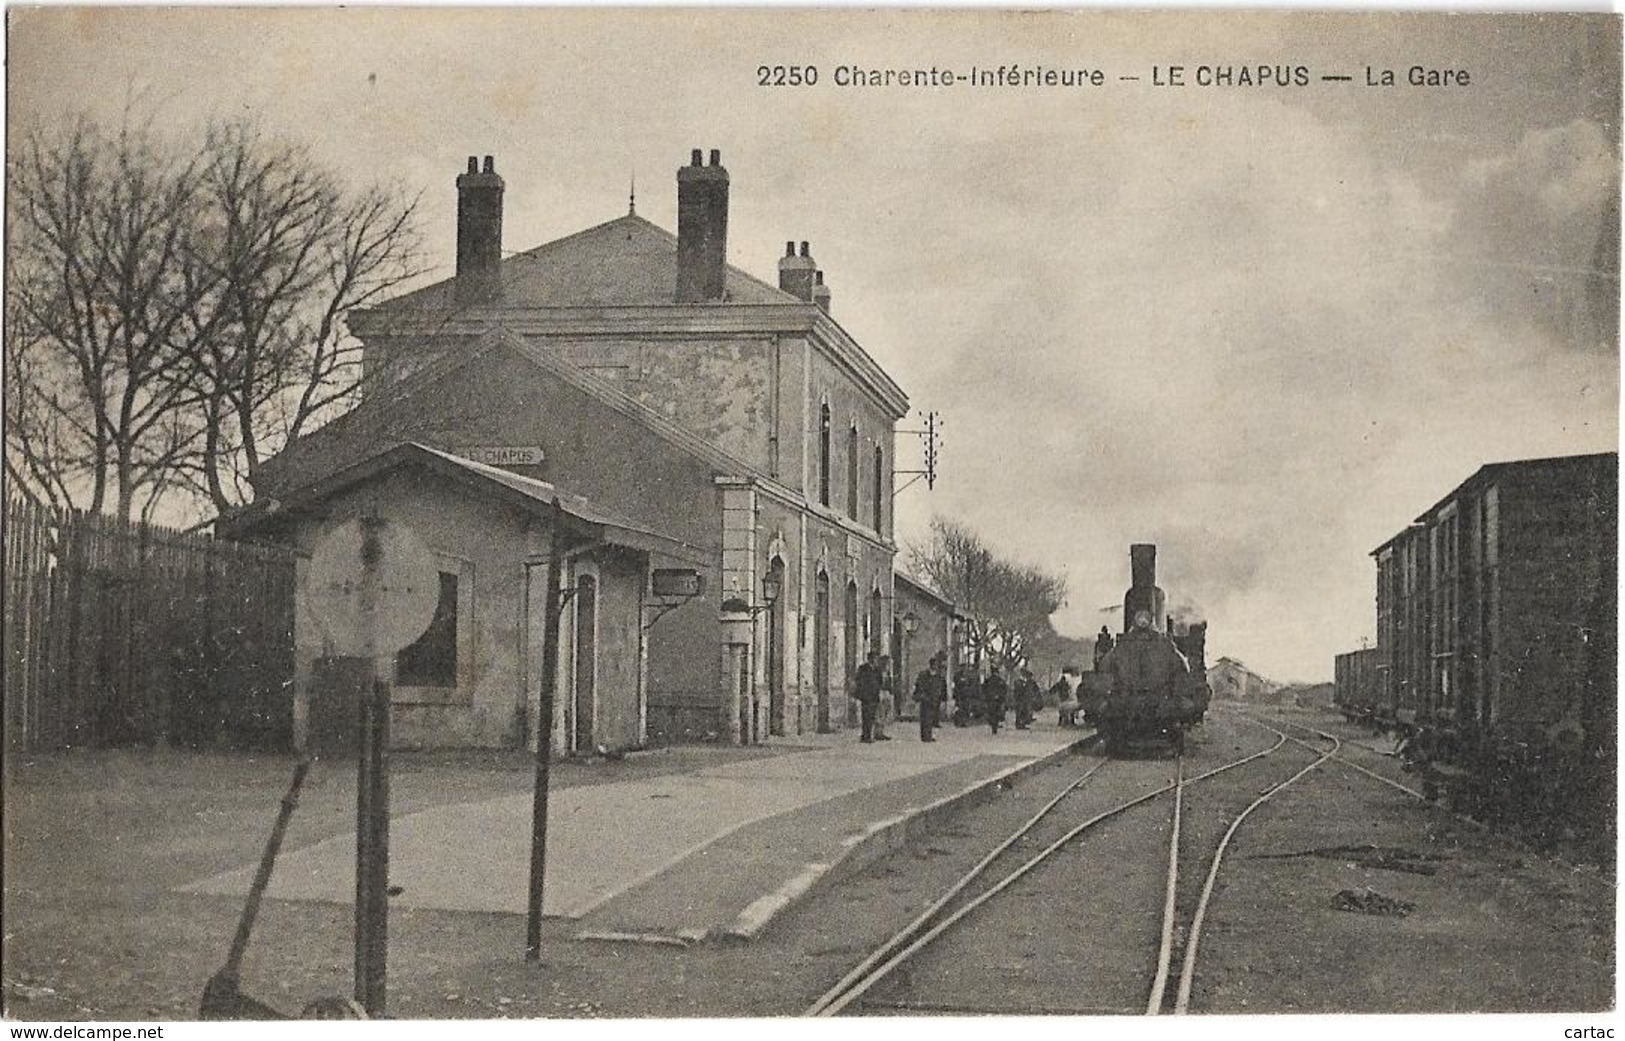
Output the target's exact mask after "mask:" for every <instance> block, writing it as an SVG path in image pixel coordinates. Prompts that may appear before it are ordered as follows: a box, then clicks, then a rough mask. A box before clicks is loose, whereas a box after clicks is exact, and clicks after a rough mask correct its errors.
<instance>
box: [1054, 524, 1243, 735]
mask: <svg viewBox="0 0 1625 1041" xmlns="http://www.w3.org/2000/svg"><path fill="white" fill-rule="evenodd" d="M1129 573H1130V585H1129V588H1128V591H1127V592H1126V593H1124V594H1123V622H1124V625H1123V634H1122V635H1121V636H1119V637H1118V638H1117V640H1116V641H1115V642H1114V644H1113V646H1112V648H1111V650H1110V651H1108V652H1106V654H1105V655H1104V656H1102V657H1099V658H1098V660H1097V662H1096V664H1095V670H1094V672H1092V673H1085V674H1084V682H1083V694H1084V697H1083V710H1084V721H1085V722H1086V723H1087V724H1089V725H1090V726H1093V727H1094V728H1095V730H1096V731H1097V732H1099V733H1100V735H1101V737H1102V738H1103V739H1104V741H1105V745H1106V750H1107V751H1108V752H1109V753H1116V752H1121V751H1123V750H1124V749H1126V748H1127V747H1129V746H1130V745H1132V744H1135V743H1141V742H1150V741H1158V742H1166V743H1168V744H1171V745H1172V746H1173V748H1174V750H1175V751H1176V752H1182V751H1183V750H1184V747H1185V733H1186V731H1187V730H1189V729H1190V728H1191V727H1192V726H1194V725H1195V724H1197V723H1199V722H1201V720H1202V717H1203V715H1204V714H1205V713H1206V711H1207V706H1208V701H1209V699H1210V697H1211V692H1210V691H1209V690H1208V685H1207V662H1206V660H1205V658H1206V643H1207V625H1206V623H1203V622H1197V623H1192V624H1188V625H1187V626H1185V627H1184V628H1183V631H1179V630H1178V629H1177V627H1176V623H1175V621H1174V618H1173V617H1172V616H1171V615H1169V614H1168V613H1167V596H1166V594H1164V593H1163V591H1162V589H1161V588H1160V587H1158V586H1157V547H1156V546H1154V545H1151V544H1149V543H1139V544H1135V545H1133V546H1130V547H1129ZM1164 627H1166V628H1164Z"/></svg>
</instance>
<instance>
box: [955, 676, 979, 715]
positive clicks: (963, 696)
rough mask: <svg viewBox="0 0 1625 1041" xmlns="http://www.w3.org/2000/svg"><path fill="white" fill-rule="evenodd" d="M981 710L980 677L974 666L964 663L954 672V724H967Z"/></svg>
mask: <svg viewBox="0 0 1625 1041" xmlns="http://www.w3.org/2000/svg"><path fill="white" fill-rule="evenodd" d="M981 711H982V678H981V677H980V676H978V675H977V673H976V666H974V665H969V664H964V665H961V666H959V671H958V672H956V673H955V674H954V726H956V727H962V726H969V725H970V721H971V720H972V719H974V718H975V717H976V716H977V714H979V713H980V712H981Z"/></svg>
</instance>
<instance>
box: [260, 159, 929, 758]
mask: <svg viewBox="0 0 1625 1041" xmlns="http://www.w3.org/2000/svg"><path fill="white" fill-rule="evenodd" d="M677 182H678V183H677V192H678V230H677V234H675V235H673V234H671V233H670V232H668V231H666V230H664V229H661V228H659V227H657V226H655V225H654V224H652V223H650V222H649V221H647V220H646V219H644V218H642V217H639V216H638V215H637V214H636V213H635V212H628V213H627V214H625V215H623V216H620V217H617V218H616V219H614V220H611V221H608V222H607V223H604V224H600V225H598V226H596V227H592V228H588V229H586V230H585V231H581V232H578V233H576V234H573V235H569V236H566V237H565V238H562V239H558V240H556V241H553V242H549V243H547V244H544V245H542V246H538V247H536V248H534V249H531V250H528V251H526V252H522V253H517V254H515V255H512V256H508V257H504V256H503V248H502V200H503V194H504V192H505V190H506V186H505V184H504V182H503V179H502V178H501V177H500V176H499V175H498V174H497V173H496V171H495V169H494V163H493V162H492V160H491V159H490V157H487V158H486V160H485V162H484V164H483V167H482V166H479V165H477V164H476V161H475V160H474V159H472V158H471V159H470V160H469V167H468V171H467V172H466V173H464V174H463V175H461V176H459V177H458V178H457V191H458V226H457V273H456V275H455V277H453V278H451V279H448V280H445V281H443V282H440V283H437V284H435V285H431V286H428V287H425V288H423V289H420V290H417V291H415V292H412V293H408V294H405V295H403V296H401V297H398V298H396V299H394V300H391V301H388V302H387V303H385V304H383V305H380V306H378V307H375V308H372V309H370V310H366V311H359V312H354V313H352V314H351V315H349V317H348V321H349V325H350V328H351V330H352V331H353V332H354V333H355V334H356V335H357V336H358V337H359V338H360V339H361V341H362V343H363V348H364V358H365V368H366V377H365V381H364V386H365V388H366V390H365V396H364V398H363V400H362V402H361V403H360V404H359V405H358V406H357V407H356V408H355V409H354V410H353V411H351V412H350V413H348V414H346V415H344V416H342V417H340V418H339V419H337V420H336V421H334V422H333V423H330V424H328V425H327V426H325V427H323V428H322V429H320V430H318V431H315V432H313V433H312V434H309V435H307V436H305V437H303V438H300V439H299V440H298V441H297V442H295V443H294V444H292V445H290V446H289V447H288V448H287V449H286V450H285V451H284V452H283V453H281V454H280V455H278V456H277V457H275V458H274V459H271V460H268V461H266V462H265V463H264V464H263V465H262V466H261V468H260V469H259V471H257V472H256V474H255V475H254V486H255V492H256V501H255V504H254V505H253V506H252V507H251V508H250V510H249V511H246V514H245V515H249V514H251V515H253V516H254V517H256V518H258V519H257V520H255V521H254V522H253V523H254V524H270V523H271V522H270V521H269V520H268V519H267V518H269V517H270V516H272V515H274V514H275V513H276V512H277V509H278V506H279V504H280V503H281V502H282V501H283V500H284V499H285V498H287V497H289V496H294V495H296V494H304V495H306V496H307V497H308V495H309V490H310V489H312V488H313V487H315V486H317V485H318V484H319V483H320V482H322V481H323V480H325V479H327V478H328V477H330V476H331V475H332V474H334V473H336V472H339V471H341V470H343V469H344V468H346V467H350V466H353V465H356V464H357V463H360V462H363V461H365V460H367V459H371V458H374V457H376V456H377V455H378V454H379V453H380V452H383V451H387V450H389V449H391V448H393V447H395V446H397V445H401V444H408V443H410V444H415V445H419V446H422V447H423V448H424V449H432V450H433V451H434V452H436V453H439V455H440V456H444V457H451V458H454V459H458V460H463V461H464V462H465V463H471V464H474V465H478V466H482V467H485V468H486V469H489V470H497V471H500V472H502V473H507V474H511V475H514V476H515V477H517V478H522V479H525V480H529V481H536V482H540V483H542V484H545V485H546V486H548V487H550V488H554V489H557V490H559V491H561V492H563V493H566V494H569V495H573V496H576V497H578V498H579V499H580V500H581V501H582V502H584V503H587V504H590V506H591V508H592V509H594V510H598V511H600V512H601V513H602V514H603V515H605V516H612V517H614V518H616V519H617V524H618V527H616V528H615V530H617V531H620V530H636V531H638V532H641V533H643V534H644V535H646V536H648V537H649V541H647V542H646V543H645V544H644V545H643V549H642V551H643V552H646V553H647V554H648V560H647V567H646V569H647V572H648V573H649V574H656V573H659V572H662V571H665V570H668V569H682V568H693V569H697V570H699V571H700V572H701V574H702V576H703V579H704V585H703V590H702V591H700V592H699V593H698V594H697V595H693V596H690V597H687V598H684V599H680V600H676V601H672V600H667V599H663V598H660V597H657V596H655V592H654V589H653V586H652V584H646V585H645V586H644V587H643V589H642V595H641V601H640V605H639V611H640V614H641V617H642V623H641V626H640V632H641V634H642V641H641V647H640V650H638V651H637V653H638V654H640V655H642V656H643V657H644V658H646V661H647V664H646V667H645V668H646V671H645V673H644V675H645V678H646V690H645V691H644V693H643V694H642V695H641V697H642V702H643V709H642V711H641V716H642V718H643V720H644V723H643V725H642V728H641V732H640V733H639V734H638V735H637V737H636V740H634V741H632V742H631V744H633V745H640V744H643V743H645V742H661V741H675V740H695V739H701V740H704V739H716V740H729V741H737V742H745V743H750V742H757V741H762V740H766V739H768V738H769V737H770V735H775V734H796V733H800V732H805V731H810V730H825V729H831V728H835V727H840V726H843V725H844V724H845V722H846V715H847V711H848V700H847V697H846V690H847V685H848V683H849V682H850V679H851V677H852V675H853V673H854V672H855V670H856V666H857V664H858V663H859V662H860V661H862V659H863V656H864V654H865V653H866V651H867V650H869V649H871V648H873V649H875V650H879V651H882V652H886V651H887V650H888V648H887V643H888V641H889V639H890V638H892V636H893V634H894V624H895V618H894V615H895V611H894V609H893V605H894V603H895V600H894V592H893V588H894V587H893V578H892V564H893V559H894V557H895V553H896V545H895V543H894V541H893V534H892V503H891V494H892V487H893V482H892V473H893V469H894V465H895V454H894V453H895V448H894V443H893V442H894V428H895V424H896V421H897V420H898V419H900V418H901V417H902V416H904V415H906V413H907V409H908V401H907V398H906V397H905V396H904V394H903V392H902V390H901V389H900V388H899V387H898V386H897V384H896V383H895V382H894V381H893V380H892V379H891V378H890V377H889V376H888V375H887V374H886V373H885V372H884V371H883V370H882V369H881V368H880V366H879V365H877V364H876V363H875V362H874V360H873V359H872V358H871V357H870V356H869V355H868V353H867V352H865V351H864V349H863V348H862V347H861V346H860V345H859V344H858V343H857V342H856V341H855V340H854V339H853V338H852V337H851V336H850V335H849V334H848V333H847V332H846V331H845V330H844V329H842V328H841V326H840V325H839V323H838V322H836V321H835V319H834V318H833V317H832V315H831V307H830V299H831V297H830V291H829V289H828V288H827V287H826V286H825V285H824V275H823V272H822V271H820V270H819V269H818V267H817V264H816V262H815V261H814V259H813V257H812V256H811V251H810V249H809V248H808V245H807V243H801V244H800V246H799V248H798V247H797V246H795V245H794V244H789V245H787V247H786V251H785V255H784V256H783V257H782V258H780V260H779V263H778V268H779V271H778V284H777V285H771V284H768V283H767V282H764V281H760V280H758V279H756V278H754V277H752V276H750V275H748V274H746V273H745V272H743V271H741V270H739V269H737V268H734V267H732V266H730V265H728V263H727V226H728V199H729V187H730V186H729V178H728V173H727V171H726V169H725V168H724V167H723V166H722V164H721V158H720V156H719V155H718V154H717V153H716V152H712V153H711V156H710V161H709V162H705V161H703V159H702V156H701V153H700V152H699V151H698V150H696V151H695V152H694V154H693V157H692V160H691V162H690V163H689V164H688V165H686V166H683V167H681V168H680V169H679V171H678V175H677ZM302 490H303V491H302ZM584 508H585V507H584ZM521 512H523V511H521ZM469 523H473V522H472V521H470V522H469ZM487 523H488V522H487ZM267 530H269V529H267ZM468 530H469V531H473V532H477V531H480V530H483V529H481V528H478V527H475V528H470V529H468ZM435 549H436V550H437V551H440V552H444V553H447V554H448V555H451V556H455V555H456V554H455V552H453V550H452V547H450V546H441V545H437V546H435ZM531 552H532V550H531V549H530V548H526V550H525V553H527V554H528V553H531ZM523 556H524V554H520V553H519V552H518V550H517V549H516V548H511V551H508V552H505V553H503V554H499V557H498V558H497V559H492V560H491V561H489V563H488V564H486V565H485V566H488V567H492V568H498V569H503V570H505V572H506V573H507V575H508V576H510V579H511V576H514V575H519V574H521V573H522V571H523V568H524V567H525V566H526V564H527V560H525V559H522V557H523ZM529 563H531V564H532V565H534V561H529ZM475 566H476V567H479V566H480V565H479V564H478V562H476V565H475ZM583 566H586V565H585V564H584V565H583ZM577 580H579V576H578V578H577ZM470 585H471V588H472V589H473V590H475V591H476V593H479V592H480V591H481V590H482V589H484V588H486V587H484V586H483V584H482V582H481V581H480V579H478V578H476V579H474V581H473V582H472V583H471V584H470ZM510 586H511V589H512V588H519V586H512V584H511V582H510ZM511 589H510V591H511ZM489 595H491V596H495V597H498V602H497V603H496V604H493V605H487V604H482V603H481V602H479V601H477V600H476V601H475V602H472V603H470V605H469V610H468V611H467V612H466V615H465V614H460V615H459V618H460V619H462V618H464V617H467V618H468V619H470V620H472V619H477V618H479V617H481V616H482V614H483V613H484V612H485V611H488V610H496V611H508V610H510V609H511V602H512V599H513V598H512V597H509V596H507V594H506V593H501V592H498V591H496V590H495V589H494V588H493V589H492V591H491V592H490V593H489ZM576 602H577V603H578V604H579V603H580V602H581V601H580V600H579V598H577V600H576ZM602 603H603V600H602V599H601V598H600V599H599V601H598V604H600V605H602ZM596 609H597V610H603V608H602V607H601V606H600V607H598V608H596ZM573 610H580V608H574V609H573ZM470 624H474V623H472V621H471V622H470ZM575 624H576V626H577V628H578V629H579V627H580V625H581V624H582V623H579V622H577V623H575ZM527 639H528V637H527ZM590 651H591V655H593V656H595V658H594V659H593V661H589V660H588V659H587V657H584V656H583V655H579V654H578V655H561V661H560V668H561V670H565V674H561V675H560V677H559V678H558V689H559V690H560V691H569V692H578V691H583V690H594V691H596V692H597V694H596V695H595V696H597V697H600V698H602V697H612V696H614V695H612V694H611V693H610V692H608V691H606V690H605V683H604V681H603V679H602V677H603V676H606V675H608V673H607V672H605V671H604V670H605V669H606V668H607V666H606V665H605V662H606V661H607V660H608V658H609V657H610V656H613V655H625V654H628V653H631V652H630V651H629V650H628V648H627V647H611V646H610V645H608V644H605V643H604V642H603V641H598V642H597V643H595V644H593V645H592V646H591V648H590ZM537 653H538V651H537V648H535V647H534V646H529V647H527V648H525V649H524V650H522V651H521V652H519V657H520V658H521V659H523V660H527V661H528V660H531V659H535V658H536V656H537ZM473 654H474V660H473V661H471V662H468V663H466V665H465V664H462V663H460V665H459V669H460V670H462V669H465V668H466V670H467V673H468V675H469V676H470V679H469V680H468V682H470V683H473V684H475V685H476V686H478V685H479V684H480V683H482V682H484V680H483V679H482V678H481V677H483V676H484V675H485V670H486V669H487V667H488V666H490V665H493V664H494V659H493V658H489V657H488V656H487V655H486V654H485V653H484V652H482V651H481V649H480V647H479V646H476V647H475V650H474V651H473ZM589 667H590V668H593V669H597V670H599V672H598V675H599V676H600V680H599V681H598V682H596V683H587V682H584V681H583V679H582V678H581V677H580V676H579V675H578V673H579V671H580V670H582V669H587V668H589ZM616 668H617V669H618V668H619V667H618V666H617V667H616ZM616 674H617V675H628V673H625V672H624V670H623V671H621V672H617V673H616ZM534 675H535V673H534V672H533V671H531V670H530V668H529V667H528V666H527V667H525V668H516V669H514V670H512V672H511V677H512V678H511V679H509V680H503V681H502V682H503V683H506V684H508V686H509V688H511V689H509V690H508V693H507V694H506V695H505V697H506V698H507V701H508V703H509V704H510V705H511V706H512V707H513V711H512V712H511V713H508V715H507V716H506V717H504V716H503V713H502V712H500V711H493V712H491V713H488V714H487V717H486V722H484V723H481V724H479V725H473V726H458V725H452V724H451V723H449V722H447V723H446V724H445V725H442V726H438V727H430V728H425V729H424V730H423V731H422V732H420V733H419V735H418V743H421V744H447V745H459V744H477V745H493V746H502V745H513V744H517V743H520V742H527V743H529V742H533V740H534V737H535V732H534V727H533V726H529V727H528V729H527V726H526V725H520V724H506V725H499V721H500V720H501V719H504V718H507V719H519V720H523V719H524V718H525V717H524V713H523V712H522V711H521V707H522V706H523V705H525V704H527V703H528V699H529V698H530V697H531V695H530V693H529V692H528V691H527V690H525V689H522V684H523V683H526V682H529V680H528V679H526V677H533V676H534ZM459 682H462V681H461V679H459ZM616 682H624V680H617V681H616ZM490 698H491V699H494V698H495V695H491V696H490ZM561 714H562V715H563V716H564V718H565V719H566V721H567V722H566V724H564V725H563V727H562V732H561V731H559V730H556V731H555V740H556V741H559V742H561V744H560V747H561V748H563V749H564V750H583V751H584V750H587V749H588V748H590V747H596V746H599V745H607V744H608V742H607V741H606V738H607V737H609V736H610V735H608V734H607V732H601V728H600V727H598V725H597V723H596V722H594V723H593V724H592V725H587V724H585V723H581V722H579V721H580V720H583V719H592V720H595V721H596V720H597V719H598V718H599V716H598V714H597V713H594V712H593V711H592V709H591V706H590V705H589V704H587V703H579V704H571V705H564V706H561Z"/></svg>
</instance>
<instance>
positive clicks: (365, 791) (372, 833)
mask: <svg viewBox="0 0 1625 1041" xmlns="http://www.w3.org/2000/svg"><path fill="white" fill-rule="evenodd" d="M383 526H384V521H383V520H382V519H381V518H380V517H379V516H378V514H377V510H376V509H375V508H369V509H368V511H367V513H366V515H365V516H363V517H362V519H361V530H362V538H361V590H360V594H361V611H362V616H363V618H364V619H365V626H366V636H365V644H364V650H365V653H366V657H367V672H368V677H367V686H366V688H365V689H364V690H363V691H362V692H361V712H360V717H361V719H360V722H361V734H360V745H361V748H360V754H359V755H358V756H357V767H356V846H355V1000H356V1001H357V1002H359V1003H360V1004H361V1005H362V1007H364V1008H365V1009H366V1010H367V1015H368V1016H369V1017H371V1018H373V1019H381V1018H383V1016H384V1012H385V994H384V981H385V977H386V971H387V964H388V945H389V903H388V901H389V894H388V888H389V703H390V694H389V680H388V678H387V672H386V670H387V665H388V661H387V659H386V658H385V657H384V656H383V655H381V654H380V651H381V648H380V647H379V646H378V626H377V621H378V609H379V592H380V591H379V588H378V567H379V564H380V563H381V562H382V558H383V547H382V545H381V543H380V541H379V533H380V530H381V529H382V528H383Z"/></svg>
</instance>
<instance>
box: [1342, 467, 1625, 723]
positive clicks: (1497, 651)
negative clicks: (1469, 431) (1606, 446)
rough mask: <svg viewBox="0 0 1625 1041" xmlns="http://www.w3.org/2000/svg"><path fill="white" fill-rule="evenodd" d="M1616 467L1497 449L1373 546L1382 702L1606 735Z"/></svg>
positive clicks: (1432, 716)
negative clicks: (1508, 454) (1514, 456)
mask: <svg viewBox="0 0 1625 1041" xmlns="http://www.w3.org/2000/svg"><path fill="white" fill-rule="evenodd" d="M1618 467H1619V459H1618V456H1617V454H1616V453H1613V452H1607V453H1601V454H1596V455H1581V456H1564V457H1559V458H1552V459H1529V460H1522V461H1517V462H1505V463H1492V464H1490V465H1488V466H1485V467H1482V468H1481V469H1479V470H1478V471H1477V472H1476V473H1474V474H1473V475H1472V476H1471V477H1469V478H1468V479H1467V480H1465V481H1463V482H1462V483H1461V484H1460V485H1458V486H1457V487H1456V488H1455V489H1454V490H1452V491H1451V492H1450V493H1449V494H1448V495H1446V496H1445V497H1444V498H1442V499H1440V500H1439V501H1438V502H1437V503H1436V504H1434V505H1433V506H1432V507H1431V508H1430V509H1428V510H1427V511H1426V512H1424V513H1423V514H1422V515H1421V516H1420V517H1418V518H1417V519H1416V521H1415V522H1414V523H1413V524H1411V525H1409V526H1407V527H1406V528H1405V529H1404V530H1403V531H1401V532H1400V533H1399V534H1397V535H1395V536H1394V537H1393V538H1391V539H1389V540H1388V541H1387V542H1384V543H1383V544H1382V545H1381V546H1378V547H1377V548H1376V549H1375V550H1374V551H1372V554H1371V555H1372V557H1373V558H1375V560H1376V563H1377V648H1378V651H1379V655H1378V661H1377V665H1376V668H1377V670H1378V673H1379V676H1380V683H1379V685H1378V689H1377V694H1376V700H1377V712H1378V714H1379V715H1380V716H1382V717H1383V718H1386V719H1389V720H1393V721H1395V722H1399V723H1404V724H1411V723H1416V722H1419V721H1423V722H1443V723H1450V724H1469V725H1472V726H1477V727H1491V726H1498V725H1502V724H1507V725H1509V726H1513V727H1517V726H1523V725H1537V726H1542V727H1553V726H1569V727H1574V728H1578V729H1580V730H1582V731H1584V732H1586V733H1588V734H1591V735H1593V736H1594V737H1596V736H1599V735H1602V734H1609V735H1611V733H1612V729H1613V726H1614V723H1613V719H1614V706H1613V700H1614V696H1615V695H1614V688H1615V687H1616V686H1617V683H1616V681H1615V677H1614V666H1613V663H1612V662H1613V654H1614V652H1613V647H1614V644H1615V639H1616V634H1615V625H1616V621H1615V607H1614V602H1615V598H1616V588H1615V587H1616V583H1617V581H1618V568H1619V565H1618V543H1619V516H1618V509H1619V484H1618V481H1619V477H1618ZM1599 739H1601V738H1599ZM1605 740H1607V741H1610V742H1611V740H1612V738H1611V736H1609V737H1607V738H1606V739H1605Z"/></svg>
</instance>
